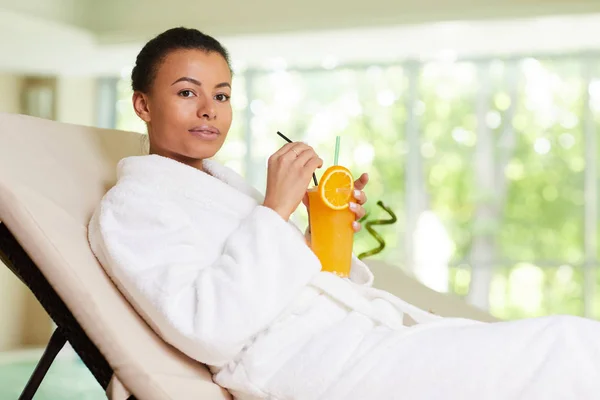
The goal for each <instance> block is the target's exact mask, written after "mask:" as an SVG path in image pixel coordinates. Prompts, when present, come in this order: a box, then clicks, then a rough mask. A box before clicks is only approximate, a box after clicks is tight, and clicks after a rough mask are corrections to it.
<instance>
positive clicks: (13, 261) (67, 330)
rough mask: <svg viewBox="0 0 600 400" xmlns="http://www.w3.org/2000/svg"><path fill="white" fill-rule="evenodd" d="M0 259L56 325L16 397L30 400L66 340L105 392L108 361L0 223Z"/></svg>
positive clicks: (133, 399) (110, 369)
mask: <svg viewBox="0 0 600 400" xmlns="http://www.w3.org/2000/svg"><path fill="white" fill-rule="evenodd" d="M0 260H1V261H2V262H4V264H6V266H7V267H8V268H9V269H10V270H11V271H12V272H13V273H14V274H15V275H16V276H17V277H18V278H19V279H20V280H21V282H23V283H24V284H25V285H26V286H27V287H28V288H29V289H30V290H31V292H32V293H33V294H34V295H35V297H36V298H37V300H38V301H39V302H40V304H41V305H42V307H44V309H45V310H46V312H47V313H48V315H50V318H52V320H53V321H54V323H55V324H56V326H57V328H56V330H55V331H54V333H53V334H52V337H51V338H50V341H49V342H48V346H47V347H46V350H45V351H44V354H43V355H42V358H41V359H40V360H39V362H38V364H37V366H36V368H35V370H34V371H33V374H32V375H31V377H30V378H29V381H28V382H27V385H26V386H25V388H24V389H23V392H22V393H21V396H20V397H19V400H30V399H33V396H34V395H35V393H36V391H37V390H38V388H39V386H40V384H41V383H42V381H43V379H44V377H45V376H46V373H47V372H48V369H49V368H50V366H51V365H52V362H53V361H54V359H55V358H56V356H57V354H58V353H59V352H60V350H61V349H62V348H63V346H64V345H65V343H66V342H69V343H70V344H71V346H72V347H73V349H74V350H75V352H76V353H77V355H78V356H79V357H80V358H81V360H82V361H83V363H84V364H85V365H86V367H87V368H88V369H89V370H90V372H91V373H92V375H94V377H95V378H96V380H97V381H98V383H99V384H100V386H102V389H104V390H105V391H106V388H107V387H108V384H109V382H110V379H111V377H112V375H113V370H112V368H111V367H110V365H109V364H108V361H106V359H105V358H104V356H103V355H102V353H100V351H99V350H98V348H97V347H96V345H94V343H93V342H92V341H91V340H90V339H89V337H88V336H87V335H86V333H85V332H84V331H83V329H82V328H81V326H80V325H79V323H78V322H77V320H76V319H75V317H74V316H73V314H72V313H71V311H69V309H68V307H67V306H66V305H65V303H64V302H63V301H62V299H61V298H60V296H59V295H58V294H57V293H56V291H55V290H54V288H53V287H52V285H50V283H49V282H48V280H47V279H46V278H45V277H44V275H43V274H42V272H41V271H40V270H39V268H38V267H37V265H36V264H35V263H34V262H33V260H31V258H30V257H29V256H28V255H27V253H26V252H25V250H24V249H23V247H21V245H20V244H19V242H18V241H17V239H16V238H15V237H14V236H13V234H12V233H11V232H10V230H9V229H8V227H7V226H6V225H5V224H3V223H1V222H0ZM128 400H135V397H133V396H130V397H129V398H128Z"/></svg>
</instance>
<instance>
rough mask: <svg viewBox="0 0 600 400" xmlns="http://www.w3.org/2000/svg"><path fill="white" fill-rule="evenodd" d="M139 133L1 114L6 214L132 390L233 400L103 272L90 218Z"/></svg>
mask: <svg viewBox="0 0 600 400" xmlns="http://www.w3.org/2000/svg"><path fill="white" fill-rule="evenodd" d="M142 148H143V141H142V135H140V134H136V133H131V132H122V131H116V130H104V129H99V128H91V127H83V126H77V125H68V124H63V123H57V122H53V121H48V120H42V119H37V118H32V117H27V116H22V115H13V114H4V113H0V221H2V223H4V224H5V225H6V226H7V227H8V229H9V230H10V231H11V232H12V234H13V235H14V236H15V237H16V239H17V240H18V241H19V243H20V244H21V246H22V247H23V248H24V250H25V251H26V252H27V253H28V255H29V256H30V257H31V258H32V259H33V261H34V262H35V263H36V264H37V266H38V267H39V269H40V270H41V272H42V273H43V275H44V276H45V277H46V279H47V280H48V281H49V282H50V284H51V285H52V286H53V287H54V289H55V290H56V292H57V293H58V294H59V296H60V297H61V298H62V300H63V301H64V302H65V303H66V305H67V307H68V308H69V309H70V311H71V312H72V314H73V315H74V316H75V318H76V319H77V320H78V322H79V323H80V325H81V326H82V328H83V329H84V331H85V332H86V334H87V335H88V337H89V338H90V339H91V340H92V341H93V342H94V344H95V345H96V346H97V347H98V349H99V350H100V352H101V353H102V354H103V355H104V357H105V358H106V360H107V361H108V362H109V364H110V365H111V367H112V368H113V370H114V373H115V375H116V377H118V380H119V381H120V383H122V384H123V385H124V386H125V387H126V388H127V390H129V391H130V392H131V393H133V394H134V395H135V396H136V397H137V398H141V399H151V400H152V399H181V398H198V399H199V398H202V399H228V398H230V396H229V395H228V394H227V393H226V392H225V391H224V390H222V389H221V388H219V387H218V386H217V385H216V384H214V383H213V382H212V379H211V376H210V373H209V371H208V370H207V368H206V367H204V366H203V365H201V364H199V363H197V362H195V361H193V360H191V359H189V358H188V357H186V356H185V355H183V354H182V353H180V352H179V351H177V350H175V349H174V348H172V347H171V346H169V345H167V344H166V343H165V342H164V341H163V340H161V339H160V338H159V337H158V336H157V335H156V334H155V333H154V332H153V331H152V329H150V327H149V326H148V325H147V324H146V323H145V322H144V321H143V320H142V319H141V318H140V317H139V316H138V314H137V313H136V312H135V311H134V310H133V308H132V307H131V306H130V305H129V303H128V302H127V301H126V300H125V299H124V297H123V296H122V295H121V294H120V293H119V291H118V290H117V289H116V287H115V286H114V285H113V283H112V282H111V280H110V279H109V278H108V277H107V275H106V274H105V273H104V271H103V269H102V268H101V266H100V265H99V264H98V262H97V260H96V258H95V257H94V255H93V254H92V252H91V250H90V248H89V244H88V241H87V224H88V221H89V218H90V216H91V214H92V212H93V209H94V208H95V207H96V205H97V204H98V202H99V201H100V199H101V198H102V196H103V195H104V193H105V192H106V191H107V189H108V188H110V187H111V186H112V185H113V184H114V182H115V178H116V176H115V172H116V164H117V162H118V160H120V159H121V158H123V157H126V156H130V155H136V154H141V152H142Z"/></svg>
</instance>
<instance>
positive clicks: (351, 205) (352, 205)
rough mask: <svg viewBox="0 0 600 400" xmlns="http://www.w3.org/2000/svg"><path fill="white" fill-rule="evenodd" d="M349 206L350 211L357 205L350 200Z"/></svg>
mask: <svg viewBox="0 0 600 400" xmlns="http://www.w3.org/2000/svg"><path fill="white" fill-rule="evenodd" d="M349 206H350V209H351V210H352V211H354V210H356V207H357V205H356V203H353V202H350V204H349Z"/></svg>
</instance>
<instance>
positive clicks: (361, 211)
mask: <svg viewBox="0 0 600 400" xmlns="http://www.w3.org/2000/svg"><path fill="white" fill-rule="evenodd" d="M349 207H350V211H352V212H353V213H354V214H355V215H356V219H357V220H359V219H361V218H362V217H364V216H365V214H366V212H367V211H366V210H365V208H364V207H363V206H361V205H360V204H356V203H353V202H350V205H349Z"/></svg>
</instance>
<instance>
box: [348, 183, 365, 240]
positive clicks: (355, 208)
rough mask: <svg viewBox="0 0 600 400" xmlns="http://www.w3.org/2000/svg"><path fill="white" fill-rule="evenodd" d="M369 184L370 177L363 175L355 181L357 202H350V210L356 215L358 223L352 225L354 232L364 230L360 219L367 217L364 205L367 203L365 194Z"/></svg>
mask: <svg viewBox="0 0 600 400" xmlns="http://www.w3.org/2000/svg"><path fill="white" fill-rule="evenodd" d="M367 183H369V175H368V174H362V175H361V176H360V177H359V178H358V179H357V180H356V181H354V199H355V200H356V202H350V210H351V211H352V212H353V213H354V214H355V215H356V221H354V222H353V223H352V229H354V232H359V231H360V230H361V229H362V226H361V224H360V222H358V220H359V219H361V218H362V217H364V216H365V213H366V211H365V209H364V207H363V205H364V204H365V203H366V202H367V195H366V194H365V192H363V189H364V188H365V186H367Z"/></svg>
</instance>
